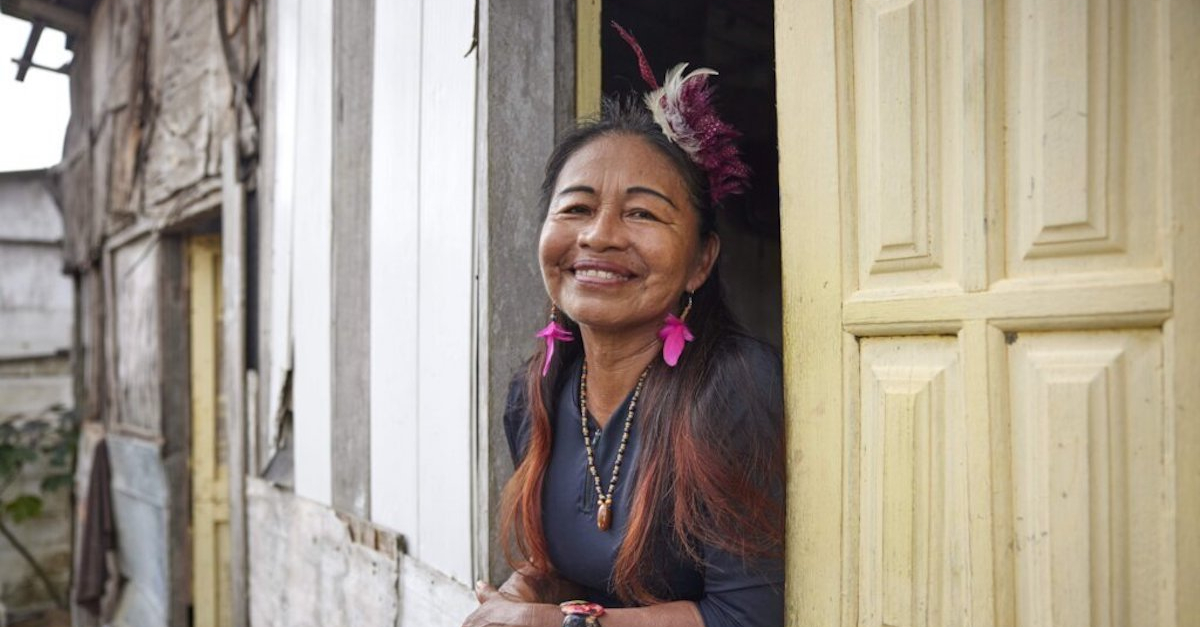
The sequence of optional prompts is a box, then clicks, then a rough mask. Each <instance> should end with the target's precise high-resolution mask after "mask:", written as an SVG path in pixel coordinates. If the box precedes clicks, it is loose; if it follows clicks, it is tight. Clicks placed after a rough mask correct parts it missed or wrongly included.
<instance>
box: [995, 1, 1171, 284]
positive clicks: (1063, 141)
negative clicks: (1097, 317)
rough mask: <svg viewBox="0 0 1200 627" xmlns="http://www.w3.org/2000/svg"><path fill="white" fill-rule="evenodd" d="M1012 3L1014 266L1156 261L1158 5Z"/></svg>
mask: <svg viewBox="0 0 1200 627" xmlns="http://www.w3.org/2000/svg"><path fill="white" fill-rule="evenodd" d="M1007 11H1008V14H1007V20H1006V22H1007V30H1006V32H1007V35H1008V38H1007V42H1006V45H1005V50H1004V51H1003V52H1004V55H1005V58H1006V63H1007V66H1008V72H1007V76H1006V82H1007V84H1006V90H1007V98H1006V101H1007V102H1006V106H1007V110H1008V113H1007V121H1008V122H1007V128H1008V134H1007V137H1006V142H1007V145H1008V149H1009V155H1008V159H1007V163H1008V169H1007V170H1008V173H1009V180H1008V183H1007V187H1008V197H1009V202H1008V203H1007V208H1008V210H1009V211H1008V216H1009V220H1008V227H1007V228H1008V231H1009V236H1008V273H1009V275H1010V276H1013V277H1018V276H1048V275H1052V274H1055V273H1064V272H1068V273H1076V272H1105V271H1108V272H1112V271H1118V270H1125V269H1153V270H1158V269H1159V268H1160V264H1161V263H1162V245H1163V242H1162V231H1161V228H1160V225H1161V224H1162V218H1163V215H1164V212H1163V201H1164V197H1163V193H1162V189H1163V183H1164V181H1165V179H1164V178H1163V177H1162V175H1163V167H1165V166H1166V165H1167V163H1166V162H1165V160H1163V159H1161V158H1160V156H1161V155H1162V153H1163V147H1164V145H1165V141H1166V138H1165V137H1164V136H1163V128H1164V127H1163V121H1164V115H1163V113H1162V111H1161V110H1162V108H1163V106H1164V103H1165V102H1166V99H1164V98H1161V97H1160V96H1161V95H1162V91H1163V89H1164V88H1165V87H1166V85H1165V76H1164V74H1165V70H1166V69H1167V63H1168V56H1167V54H1168V52H1167V49H1166V48H1165V47H1163V46H1162V44H1161V42H1162V41H1166V40H1167V38H1168V33H1167V32H1166V30H1165V26H1166V25H1165V23H1164V21H1163V20H1164V17H1163V15H1162V11H1161V3H1157V2H1144V1H1142V0H1013V1H1012V2H1009V3H1008V4H1007ZM997 52H999V51H997Z"/></svg>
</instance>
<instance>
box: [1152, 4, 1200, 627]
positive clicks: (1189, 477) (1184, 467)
mask: <svg viewBox="0 0 1200 627" xmlns="http://www.w3.org/2000/svg"><path fill="white" fill-rule="evenodd" d="M1164 7H1165V8H1164V9H1163V11H1170V13H1169V14H1168V15H1166V16H1165V17H1166V19H1165V21H1164V23H1165V24H1166V25H1167V29H1169V33H1170V34H1169V36H1166V37H1161V38H1160V39H1159V40H1158V42H1157V44H1156V47H1157V54H1158V55H1159V56H1160V57H1165V58H1169V59H1170V64H1169V68H1170V70H1169V72H1170V74H1169V78H1168V80H1166V81H1165V82H1166V83H1167V84H1169V86H1170V87H1169V89H1167V90H1166V93H1167V94H1169V97H1167V96H1161V97H1159V98H1158V101H1159V103H1160V106H1162V107H1164V108H1168V107H1169V109H1167V111H1166V112H1165V116H1166V117H1167V119H1168V120H1169V123H1168V124H1165V125H1164V127H1166V128H1165V130H1164V134H1166V135H1167V136H1168V137H1170V138H1171V140H1170V141H1169V142H1164V143H1165V144H1166V145H1168V146H1169V151H1170V152H1169V153H1167V154H1164V155H1163V157H1164V158H1165V159H1167V160H1169V163H1170V164H1171V165H1170V171H1171V173H1172V175H1171V178H1170V182H1169V186H1170V187H1169V191H1168V193H1167V197H1168V198H1169V199H1170V205H1169V206H1168V208H1167V212H1168V215H1169V219H1168V222H1167V223H1168V224H1170V225H1171V228H1170V239H1169V241H1168V250H1169V251H1170V252H1169V255H1170V257H1169V259H1168V260H1167V261H1168V263H1167V265H1168V268H1169V270H1168V271H1169V272H1171V280H1172V281H1173V283H1174V287H1175V310H1174V317H1173V318H1172V319H1171V320H1170V321H1169V322H1168V323H1167V325H1166V328H1165V335H1166V341H1167V347H1166V355H1165V358H1166V361H1167V372H1168V373H1169V374H1168V376H1170V377H1172V378H1173V379H1172V380H1168V382H1167V386H1166V387H1167V391H1166V394H1167V397H1166V403H1165V406H1166V411H1167V420H1168V422H1167V424H1168V425H1172V426H1173V427H1174V442H1173V444H1174V447H1173V448H1174V450H1173V451H1172V450H1171V448H1172V447H1170V446H1169V445H1168V447H1167V451H1166V453H1167V457H1168V470H1169V472H1170V471H1173V476H1174V477H1175V478H1176V479H1175V480H1176V484H1175V490H1174V494H1173V495H1170V496H1169V499H1173V500H1174V506H1175V515H1174V516H1173V517H1166V516H1164V522H1165V526H1166V527H1167V528H1166V529H1164V531H1163V532H1164V533H1169V534H1173V535H1174V540H1175V546H1176V553H1175V556H1174V557H1175V564H1176V571H1175V576H1174V578H1173V581H1171V582H1170V585H1164V586H1163V594H1164V595H1166V596H1168V597H1172V596H1173V597H1174V599H1171V600H1173V601H1174V602H1173V603H1171V604H1164V606H1165V607H1171V605H1174V607H1175V611H1176V616H1175V620H1176V621H1177V624H1178V625H1196V624H1200V595H1198V594H1196V582H1197V581H1200V524H1196V521H1197V520H1200V386H1198V385H1196V382H1197V381H1200V364H1198V363H1197V360H1196V358H1195V355H1196V347H1198V346H1200V274H1198V273H1197V268H1200V177H1198V176H1196V173H1197V172H1200V115H1197V113H1196V112H1197V111H1200V2H1170V3H1166V4H1165V5H1164ZM1168 46H1169V48H1168ZM1168 442H1170V440H1168ZM1172 465H1174V468H1171V466H1172ZM1164 622H1166V621H1164Z"/></svg>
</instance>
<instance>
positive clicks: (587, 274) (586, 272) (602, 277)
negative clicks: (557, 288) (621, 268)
mask: <svg viewBox="0 0 1200 627" xmlns="http://www.w3.org/2000/svg"><path fill="white" fill-rule="evenodd" d="M575 276H576V277H579V278H581V279H596V280H599V281H624V280H625V279H627V278H629V277H627V276H625V275H623V274H617V273H616V272H610V271H608V270H599V269H596V268H584V269H581V270H576V271H575Z"/></svg>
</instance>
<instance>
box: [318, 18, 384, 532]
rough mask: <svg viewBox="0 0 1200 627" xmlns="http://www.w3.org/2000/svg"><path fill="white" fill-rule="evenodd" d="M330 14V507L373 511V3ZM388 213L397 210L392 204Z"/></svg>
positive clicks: (356, 512)
mask: <svg viewBox="0 0 1200 627" xmlns="http://www.w3.org/2000/svg"><path fill="white" fill-rule="evenodd" d="M335 4H336V6H335V10H334V13H333V16H334V23H333V90H334V93H336V94H337V107H336V109H335V111H334V120H333V197H334V198H336V199H337V214H338V215H337V220H334V221H333V260H332V263H333V269H332V273H333V274H332V276H333V417H332V419H333V427H332V429H333V433H334V438H333V439H332V440H331V441H330V444H331V446H332V447H333V450H332V455H333V506H334V507H335V508H337V509H338V510H339V511H343V512H348V513H350V514H354V515H355V516H359V517H362V518H366V517H367V516H368V514H369V512H370V509H371V503H370V485H371V455H370V439H371V403H370V401H371V397H370V366H371V358H370V355H371V338H370V331H371V329H370V325H371V318H370V316H371V151H370V146H371V111H372V99H371V82H372V59H373V54H372V53H373V52H374V43H373V35H374V24H375V2H374V0H335ZM391 208H392V209H393V210H394V209H395V207H394V206H393V207H391Z"/></svg>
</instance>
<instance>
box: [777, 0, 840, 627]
mask: <svg viewBox="0 0 1200 627" xmlns="http://www.w3.org/2000/svg"><path fill="white" fill-rule="evenodd" d="M834 19H835V15H834V3H833V2H832V1H825V2H784V1H780V2H777V3H776V5H775V45H776V59H777V62H776V77H777V89H778V108H779V157H780V165H779V180H780V222H781V224H780V240H781V244H782V252H783V255H782V270H783V318H784V325H783V328H784V338H783V342H784V374H785V394H786V403H787V416H788V418H787V438H788V459H787V461H788V487H787V500H788V512H787V525H788V528H787V590H786V595H787V624H788V625H796V626H799V625H838V624H839V623H840V620H841V619H840V613H841V610H842V592H843V591H842V587H843V583H844V582H843V568H842V565H843V557H844V555H843V550H844V547H843V536H842V532H843V529H842V524H843V518H842V516H843V513H842V508H843V476H842V471H843V455H844V449H843V446H844V442H843V438H844V433H843V426H844V417H843V415H842V411H843V407H844V406H845V404H844V403H843V395H844V388H843V378H844V372H843V369H842V368H841V367H838V366H836V364H843V363H845V362H844V360H843V340H844V338H843V335H842V321H841V304H842V264H841V259H842V254H841V250H840V242H841V232H840V230H841V229H840V221H841V216H840V212H839V208H840V189H839V171H838V167H839V159H838V115H837V113H838V103H837V102H836V98H832V97H830V96H831V95H832V94H835V93H838V91H837V87H838V79H837V75H836V72H837V63H836V53H835V38H834V35H835V22H834ZM831 365H832V366H831Z"/></svg>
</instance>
